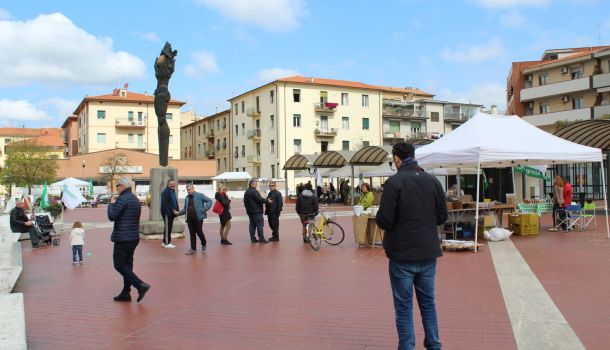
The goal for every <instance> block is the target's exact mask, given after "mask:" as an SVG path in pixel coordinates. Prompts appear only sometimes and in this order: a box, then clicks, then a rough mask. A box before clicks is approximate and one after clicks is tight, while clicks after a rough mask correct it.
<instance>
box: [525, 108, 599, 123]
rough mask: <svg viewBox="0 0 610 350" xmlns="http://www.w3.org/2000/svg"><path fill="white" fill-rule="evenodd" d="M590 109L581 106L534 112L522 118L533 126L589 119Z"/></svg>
mask: <svg viewBox="0 0 610 350" xmlns="http://www.w3.org/2000/svg"><path fill="white" fill-rule="evenodd" d="M600 107H605V106H600ZM591 110H592V108H581V109H571V110H567V111H561V112H553V113H544V114H534V115H530V116H527V117H523V120H525V121H526V122H528V123H530V124H532V125H534V126H538V127H540V126H544V125H552V124H555V123H557V122H559V121H567V122H574V121H577V120H585V119H591Z"/></svg>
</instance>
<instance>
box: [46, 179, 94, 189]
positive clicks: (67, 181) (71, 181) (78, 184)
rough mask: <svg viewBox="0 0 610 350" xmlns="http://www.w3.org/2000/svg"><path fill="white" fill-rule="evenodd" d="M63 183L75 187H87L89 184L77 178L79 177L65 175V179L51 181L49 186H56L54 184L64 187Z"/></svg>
mask: <svg viewBox="0 0 610 350" xmlns="http://www.w3.org/2000/svg"><path fill="white" fill-rule="evenodd" d="M64 185H66V186H75V187H83V186H86V187H88V186H89V182H87V181H83V180H79V179H75V178H73V177H67V178H65V179H63V180H61V181H57V182H54V183H52V184H51V187H56V186H59V187H64Z"/></svg>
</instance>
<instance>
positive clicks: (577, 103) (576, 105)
mask: <svg viewBox="0 0 610 350" xmlns="http://www.w3.org/2000/svg"><path fill="white" fill-rule="evenodd" d="M572 108H573V109H581V108H585V99H584V98H582V96H578V97H572Z"/></svg>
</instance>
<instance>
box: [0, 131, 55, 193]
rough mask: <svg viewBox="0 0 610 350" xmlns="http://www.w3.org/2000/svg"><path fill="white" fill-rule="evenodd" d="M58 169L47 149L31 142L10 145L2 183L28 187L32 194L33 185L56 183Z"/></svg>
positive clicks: (0, 173) (2, 174) (7, 148)
mask: <svg viewBox="0 0 610 350" xmlns="http://www.w3.org/2000/svg"><path fill="white" fill-rule="evenodd" d="M58 167H59V166H58V164H57V161H56V160H55V159H52V158H51V157H50V155H49V152H48V151H47V149H46V148H45V147H41V146H37V145H36V144H33V143H30V142H18V143H14V144H9V145H7V146H6V160H5V161H4V168H3V169H2V171H1V172H0V176H1V177H2V178H1V179H0V181H1V182H2V183H3V184H4V185H7V186H10V185H12V184H15V185H17V186H20V187H27V188H28V190H29V191H30V193H31V192H32V185H41V184H43V183H44V182H45V181H46V182H48V183H51V182H54V181H55V177H56V175H57V169H58Z"/></svg>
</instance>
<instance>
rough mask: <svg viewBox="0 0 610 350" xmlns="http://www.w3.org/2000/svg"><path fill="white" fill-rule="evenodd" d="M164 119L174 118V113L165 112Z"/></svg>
mask: <svg viewBox="0 0 610 350" xmlns="http://www.w3.org/2000/svg"><path fill="white" fill-rule="evenodd" d="M165 119H167V120H174V115H173V114H171V113H167V114H165Z"/></svg>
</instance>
